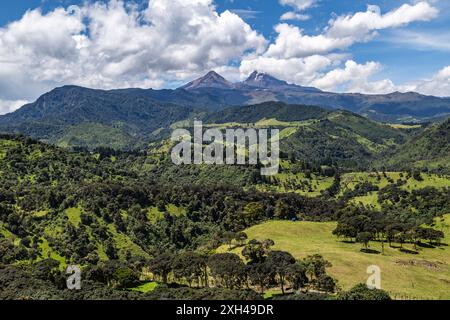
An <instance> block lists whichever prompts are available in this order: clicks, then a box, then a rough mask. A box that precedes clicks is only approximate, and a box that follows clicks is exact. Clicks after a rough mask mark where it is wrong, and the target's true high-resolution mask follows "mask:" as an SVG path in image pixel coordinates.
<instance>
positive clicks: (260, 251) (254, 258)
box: [242, 240, 266, 264]
mask: <svg viewBox="0 0 450 320" xmlns="http://www.w3.org/2000/svg"><path fill="white" fill-rule="evenodd" d="M242 255H243V256H244V257H245V258H246V259H247V260H249V263H250V264H254V263H261V262H263V261H264V260H265V258H266V250H265V249H264V247H263V244H262V243H261V242H260V241H258V240H250V241H249V242H248V244H247V245H246V246H245V248H244V250H242Z"/></svg>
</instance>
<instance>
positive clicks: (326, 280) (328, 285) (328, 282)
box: [317, 274, 336, 293]
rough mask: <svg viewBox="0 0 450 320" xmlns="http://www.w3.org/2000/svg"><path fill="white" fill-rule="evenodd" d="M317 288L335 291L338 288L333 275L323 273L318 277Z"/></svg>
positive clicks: (330, 291)
mask: <svg viewBox="0 0 450 320" xmlns="http://www.w3.org/2000/svg"><path fill="white" fill-rule="evenodd" d="M317 289H319V290H320V291H324V292H329V293H333V292H334V291H335V290H336V281H335V280H334V279H333V278H332V277H331V276H329V275H326V274H323V275H321V276H320V277H319V278H318V279H317Z"/></svg>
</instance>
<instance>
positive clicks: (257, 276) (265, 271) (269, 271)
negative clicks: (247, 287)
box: [249, 262, 275, 294]
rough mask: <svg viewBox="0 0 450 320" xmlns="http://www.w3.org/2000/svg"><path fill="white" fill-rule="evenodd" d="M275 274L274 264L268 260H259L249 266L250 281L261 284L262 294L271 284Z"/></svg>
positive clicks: (257, 284)
mask: <svg viewBox="0 0 450 320" xmlns="http://www.w3.org/2000/svg"><path fill="white" fill-rule="evenodd" d="M274 276H275V272H274V270H273V268H272V266H271V265H270V264H268V263H266V262H258V263H254V264H252V265H250V266H249V278H250V282H251V283H252V284H253V285H255V286H259V288H260V291H261V294H264V291H265V289H266V288H267V287H268V286H269V285H270V283H271V282H272V281H273V279H274Z"/></svg>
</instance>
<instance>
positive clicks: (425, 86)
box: [404, 66, 450, 97]
mask: <svg viewBox="0 0 450 320" xmlns="http://www.w3.org/2000/svg"><path fill="white" fill-rule="evenodd" d="M404 91H417V92H420V93H423V94H428V95H434V96H441V97H450V66H447V67H445V68H443V69H441V70H440V71H439V72H437V73H436V74H434V75H433V76H432V77H431V78H430V79H426V80H422V81H419V82H417V83H415V84H410V85H409V86H406V88H404Z"/></svg>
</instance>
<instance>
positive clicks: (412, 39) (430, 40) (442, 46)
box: [384, 29, 450, 52]
mask: <svg viewBox="0 0 450 320" xmlns="http://www.w3.org/2000/svg"><path fill="white" fill-rule="evenodd" d="M449 39H450V32H449V30H448V29H445V30H437V31H436V30H434V31H433V32H430V31H428V32H419V31H411V30H396V31H395V32H393V33H392V34H391V35H389V36H388V37H385V38H384V41H386V42H389V45H401V46H405V45H407V46H409V47H410V48H412V49H414V50H424V51H425V50H426V51H435V50H438V51H444V52H448V51H450V42H449V41H448V40H449Z"/></svg>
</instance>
